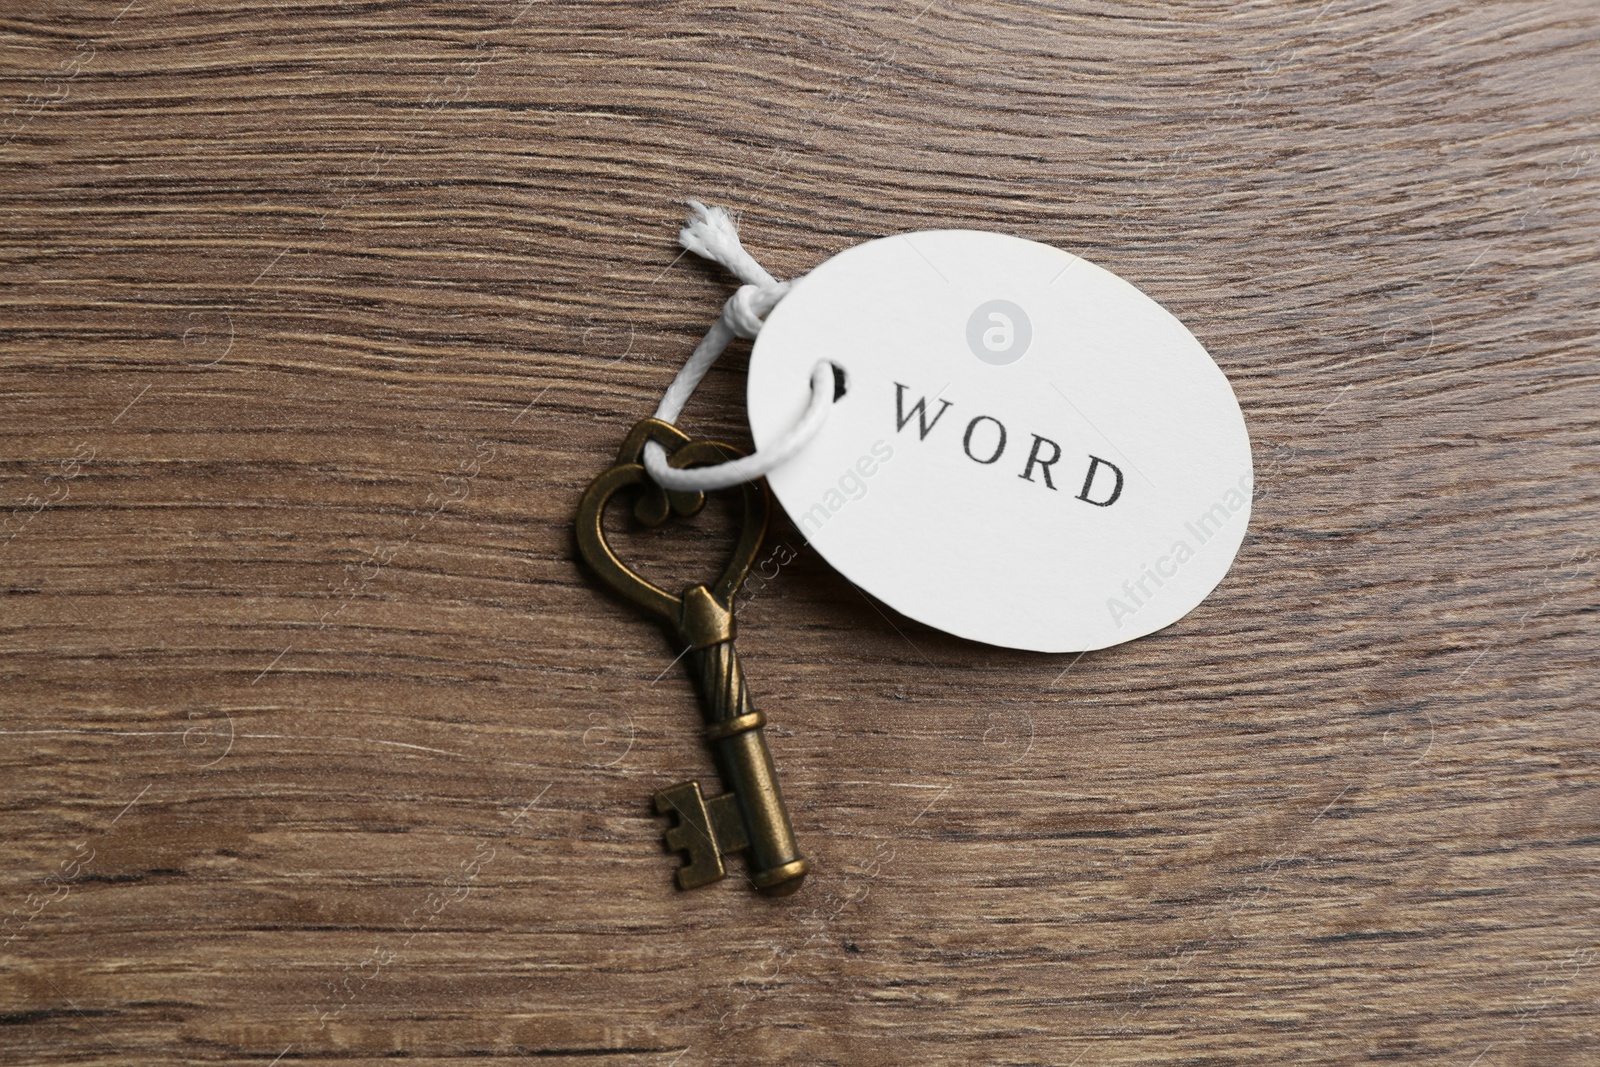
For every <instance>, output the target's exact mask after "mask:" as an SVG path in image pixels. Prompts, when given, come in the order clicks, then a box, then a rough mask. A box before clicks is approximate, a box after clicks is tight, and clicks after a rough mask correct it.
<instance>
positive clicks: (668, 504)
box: [577, 419, 811, 896]
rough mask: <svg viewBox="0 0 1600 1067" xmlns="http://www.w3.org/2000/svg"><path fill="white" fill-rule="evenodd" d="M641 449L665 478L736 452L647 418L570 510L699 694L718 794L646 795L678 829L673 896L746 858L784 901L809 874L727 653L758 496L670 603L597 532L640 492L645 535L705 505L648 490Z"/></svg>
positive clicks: (693, 789) (690, 786)
mask: <svg viewBox="0 0 1600 1067" xmlns="http://www.w3.org/2000/svg"><path fill="white" fill-rule="evenodd" d="M651 440H655V441H659V442H661V444H662V445H663V446H664V447H665V448H666V449H667V451H668V454H669V456H668V459H669V462H671V463H672V465H673V466H675V467H688V466H692V465H694V464H696V463H709V462H717V461H721V460H724V459H729V458H736V457H737V456H738V455H739V452H738V451H737V450H736V449H734V448H732V447H731V446H729V445H724V444H720V443H718V442H715V441H690V440H689V438H688V437H686V436H685V435H684V434H683V433H682V432H681V431H680V430H678V429H677V428H676V427H674V426H672V425H670V424H668V423H664V422H658V421H657V420H655V419H645V420H644V421H643V422H641V423H639V425H638V426H635V427H634V429H633V431H632V432H631V433H630V434H629V435H628V439H627V441H625V442H624V443H623V446H622V450H621V452H620V453H619V454H618V456H617V463H616V465H615V466H613V467H612V468H611V469H610V470H608V471H606V472H605V473H604V474H602V475H600V477H599V478H596V479H595V481H594V483H593V484H592V485H590V486H589V489H588V491H587V492H585V493H584V496H583V500H582V502H581V503H580V504H579V506H578V526H577V534H578V547H579V549H580V551H581V552H582V553H583V557H584V559H585V560H587V561H588V563H589V565H590V566H591V567H593V568H594V569H595V571H596V572H598V573H599V575H600V577H601V578H602V579H604V580H605V582H606V583H607V584H608V585H610V586H611V587H612V588H614V589H616V590H617V591H618V592H620V593H621V594H622V595H623V596H625V597H627V598H628V599H629V600H631V601H633V602H634V603H635V604H637V605H639V606H640V607H642V608H644V609H645V610H646V611H648V612H649V613H651V614H653V615H655V616H656V617H657V618H658V619H660V620H661V621H662V622H664V623H666V624H667V625H668V626H669V627H671V629H672V631H673V633H674V634H675V635H676V636H677V637H678V638H679V639H680V640H681V641H682V642H683V643H684V645H685V646H686V647H685V655H684V659H685V662H686V663H687V665H688V668H689V672H690V674H691V676H692V677H693V679H694V682H695V688H696V689H698V690H699V693H700V698H701V710H702V713H703V716H704V720H705V731H706V739H707V741H708V742H710V744H711V749H712V754H713V755H714V756H715V759H716V765H717V774H718V776H719V777H720V778H721V779H722V783H723V785H724V786H725V787H726V788H727V792H725V793H722V794H720V795H717V796H713V797H710V798H709V799H708V798H707V797H706V796H705V795H704V793H703V792H702V791H701V788H700V784H699V783H698V782H684V783H682V784H681V785H676V786H673V787H672V788H670V789H663V790H662V791H660V792H659V793H657V794H656V796H655V807H656V811H657V812H659V813H661V814H664V815H673V816H676V825H674V826H672V827H671V828H670V829H668V830H667V832H666V835H665V836H666V843H667V846H668V847H669V848H671V849H673V850H675V851H678V852H682V853H684V855H685V856H686V857H687V859H686V862H685V863H684V865H683V866H682V867H680V868H679V869H678V873H677V879H678V885H679V887H680V888H682V889H694V888H697V887H699V886H702V885H708V884H710V883H711V882H715V881H718V880H720V879H722V878H724V877H726V875H727V866H726V864H725V862H724V860H725V857H727V856H728V855H731V854H732V853H735V852H746V853H748V855H747V859H748V862H749V867H750V880H751V882H752V883H753V884H754V885H755V886H756V888H757V889H760V890H761V891H762V892H764V893H766V894H768V895H770V896H786V895H788V894H790V893H793V892H794V891H795V890H797V889H799V888H800V884H801V882H803V881H804V880H805V876H806V872H807V871H808V870H810V866H811V865H810V863H809V862H808V861H807V860H806V859H805V858H804V857H803V856H801V855H800V851H799V847H798V846H797V845H796V843H795V839H794V830H793V828H792V827H791V825H790V823H789V813H788V810H787V809H786V808H785V807H784V804H783V794H782V792H781V791H780V790H779V788H778V775H777V771H776V770H775V768H774V767H773V764H772V754H771V752H770V751H769V750H768V748H767V741H766V736H765V734H763V732H762V727H763V726H765V725H766V721H767V720H766V716H765V715H763V714H762V713H761V712H759V711H757V710H756V708H755V706H754V705H753V704H752V703H751V700H750V693H749V690H748V689H747V688H746V686H745V681H744V671H743V670H742V669H741V668H740V666H739V655H738V652H737V651H736V650H735V649H734V645H733V640H734V622H733V611H732V604H733V597H734V594H735V593H736V592H737V591H738V588H739V584H740V583H741V582H742V581H744V577H745V574H746V573H748V572H749V570H750V566H751V564H752V563H754V562H755V558H756V554H757V553H758V552H759V551H760V548H761V539H762V537H763V536H765V534H766V527H767V507H768V503H767V490H766V486H765V485H764V484H762V485H754V484H746V485H744V486H742V487H741V492H742V494H743V497H744V515H743V523H742V525H741V528H740V533H739V541H738V544H737V546H736V547H735V549H734V553H733V557H732V559H730V560H729V562H728V565H727V567H726V568H725V569H724V570H723V572H722V576H721V577H720V578H718V580H717V582H716V583H715V584H714V585H713V586H710V587H708V586H704V585H695V586H691V587H690V588H688V589H687V590H685V591H684V594H683V595H682V596H681V597H676V596H673V595H671V594H670V593H667V592H666V591H664V590H662V589H659V588H657V587H656V586H654V585H652V584H651V583H649V582H647V581H645V580H644V579H643V578H641V577H639V576H638V575H637V574H635V573H634V572H633V571H631V570H629V569H628V568H627V567H626V566H625V565H623V563H622V562H621V561H620V560H618V559H617V557H616V555H615V554H613V553H612V551H611V546H610V545H609V544H608V543H607V542H606V539H605V532H604V529H603V527H602V520H603V516H604V512H605V507H606V504H607V502H608V501H610V499H611V498H612V497H613V496H614V495H615V494H617V493H618V492H621V491H622V490H624V489H628V488H636V489H637V491H638V498H637V500H636V501H635V503H634V514H635V516H637V517H638V518H639V519H640V520H641V521H643V522H645V523H647V524H649V525H655V524H657V523H660V522H663V521H665V520H666V518H667V517H668V516H669V515H672V514H677V515H693V514H694V513H696V512H697V511H699V510H700V508H701V507H702V506H703V505H704V503H705V498H704V496H703V494H700V493H683V492H670V493H669V492H666V491H665V490H663V489H661V488H660V487H659V486H657V485H655V483H654V482H652V481H650V480H649V476H648V475H647V474H646V473H645V469H644V466H643V464H642V463H641V462H640V454H641V453H642V452H643V449H644V445H645V443H646V442H647V441H651Z"/></svg>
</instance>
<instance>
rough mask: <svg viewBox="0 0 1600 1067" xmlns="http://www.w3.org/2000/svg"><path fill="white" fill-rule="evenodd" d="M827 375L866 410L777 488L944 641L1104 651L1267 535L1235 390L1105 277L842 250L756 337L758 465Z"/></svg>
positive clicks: (807, 455) (1016, 264)
mask: <svg viewBox="0 0 1600 1067" xmlns="http://www.w3.org/2000/svg"><path fill="white" fill-rule="evenodd" d="M821 358H827V359H830V360H833V361H834V362H835V363H837V364H838V365H840V366H842V367H843V368H845V371H846V375H847V383H848V384H847V389H846V392H845V395H844V396H843V397H842V398H840V399H839V400H838V402H837V403H835V404H834V407H833V410H832V411H831V412H830V414H829V417H828V422H827V424H826V425H825V426H824V427H823V429H822V432H821V433H820V434H819V435H818V436H817V438H816V439H815V440H813V441H812V442H811V444H809V445H808V446H807V447H806V448H805V449H804V450H803V451H802V452H801V453H800V454H799V455H798V456H797V457H795V458H794V459H792V460H790V461H789V462H787V463H785V464H784V465H783V466H781V467H779V468H778V469H777V470H775V471H774V472H772V473H771V474H769V475H768V479H767V480H768V482H769V483H770V485H771V486H772V490H773V493H774V495H776V496H777V498H778V500H779V502H780V503H781V504H782V505H783V507H784V510H785V511H787V512H788V513H789V516H790V518H791V519H793V520H794V523H795V525H796V526H798V527H799V529H800V532H801V535H802V536H803V537H805V538H806V539H807V541H808V543H809V544H810V545H811V546H812V547H814V548H815V549H816V550H817V551H818V552H820V553H821V554H822V556H823V558H824V559H826V560H827V561H828V562H829V563H830V564H832V565H833V566H834V567H836V568H837V569H838V570H839V571H840V572H841V573H843V574H844V576H845V577H846V578H849V579H850V580H851V581H853V582H855V583H856V584H857V585H859V586H861V587H862V588H863V589H865V590H867V591H868V592H870V593H871V594H872V595H873V596H876V597H878V598H879V599H881V600H883V601H884V602H885V603H887V604H889V605H890V606H891V607H893V608H895V609H896V610H898V611H900V612H902V613H903V614H905V615H908V616H910V617H911V618H913V619H916V620H918V621H920V622H923V623H926V624H927V625H929V626H933V627H936V628H938V629H940V630H945V631H948V632H949V633H952V634H956V635H959V636H961V637H965V638H970V639H971V640H974V641H982V642H985V643H988V644H992V645H1001V646H1005V647H1009V648H1021V649H1033V650H1037V651H1041V652H1074V651H1087V650H1089V649H1096V648H1104V647H1106V646H1107V645H1113V644H1117V643H1118V642H1121V641H1128V640H1131V639H1133V638H1135V637H1142V636H1143V635H1145V634H1148V633H1152V632H1154V631H1156V630H1159V629H1161V628H1162V627H1164V626H1167V625H1169V624H1171V623H1173V622H1176V621H1177V620H1178V619H1180V618H1182V617H1183V616H1184V615H1185V614H1187V613H1188V612H1189V611H1190V610H1191V609H1193V608H1194V607H1195V606H1196V605H1198V604H1199V603H1200V601H1201V600H1203V599H1205V597H1206V595H1207V594H1208V593H1210V592H1211V590H1212V589H1214V588H1215V587H1216V585H1217V583H1218V582H1220V581H1221V580H1222V578H1223V576H1224V575H1225V574H1226V573H1227V571H1228V567H1229V566H1230V564H1231V563H1232V562H1233V557H1234V555H1235V553H1236V552H1237V551H1238V549H1239V544H1240V542H1241V541H1242V540H1243V539H1244V534H1245V528H1246V526H1247V525H1248V523H1249V520H1250V499H1251V487H1252V469H1251V460H1250V438H1249V434H1248V433H1247V431H1246V429H1245V424H1244V416H1243V414H1242V413H1241V412H1240V410H1239V404H1238V401H1237V400H1236V399H1235V398H1234V395H1233V389H1232V388H1231V387H1230V386H1229V384H1228V380H1227V378H1226V377H1225V376H1224V375H1223V373H1222V371H1221V370H1220V369H1219V368H1218V367H1217V365H1216V363H1214V362H1213V361H1212V359H1211V357H1210V356H1209V355H1208V354H1207V353H1206V350H1205V349H1204V348H1203V347H1201V345H1200V342H1199V341H1197V340H1195V338H1194V336H1193V335H1192V334H1190V333H1189V331H1188V330H1187V329H1185V328H1184V326H1183V324H1182V323H1180V322H1179V321H1178V320H1177V319H1176V318H1174V317H1173V316H1172V315H1171V314H1169V313H1168V312H1167V311H1166V310H1165V309H1164V308H1162V307H1161V306H1160V305H1159V304H1157V303H1156V302H1155V301H1154V300H1152V299H1150V298H1149V297H1148V296H1146V295H1144V293H1142V292H1140V291H1139V290H1138V289H1137V288H1135V287H1134V286H1133V285H1131V284H1129V283H1128V282H1125V281H1123V280H1122V279H1121V278H1119V277H1117V276H1116V275H1114V274H1112V273H1111V272H1109V271H1106V270H1103V269H1101V268H1100V267H1096V266H1095V265H1093V264H1092V263H1089V262H1088V261H1087V260H1084V259H1080V258H1078V257H1076V256H1073V255H1070V254H1068V253H1066V252H1063V251H1061V250H1060V249H1056V248H1052V247H1050V246H1049V245H1044V244H1039V243H1037V242H1035V241H1028V240H1023V239H1022V238H1018V237H1009V236H1005V235H1003V234H996V233H986V232H981V231H974V230H936V231H926V232H921V233H911V234H902V235H899V236H895V237H886V238H881V239H879V240H874V241H868V242H866V243H865V244H861V245H857V246H855V247H854V248H850V249H847V250H846V251H844V252H841V253H840V254H839V255H836V256H834V257H833V258H832V259H830V260H828V261H827V262H825V263H823V264H822V265H821V266H819V267H817V268H816V269H815V270H813V271H812V272H811V273H809V274H807V275H806V276H805V277H804V278H802V279H800V280H799V281H798V282H797V283H796V284H795V286H794V288H793V289H792V290H791V291H790V292H789V294H788V295H787V296H786V297H784V299H783V301H782V302H781V303H779V304H778V306H777V307H776V308H775V309H774V310H773V311H772V313H771V314H770V315H769V316H768V317H767V321H766V324H765V325H764V326H763V327H762V329H761V332H760V334H759V335H758V337H757V339H756V343H755V349H754V352H753V354H752V356H751V359H750V375H749V393H748V396H749V414H750V428H751V431H752V433H753V435H754V438H755V442H756V446H757V447H758V448H763V447H767V445H768V444H769V443H770V442H771V441H773V440H774V439H775V438H777V437H778V436H779V435H780V434H781V433H782V432H783V431H784V430H786V429H787V428H788V427H789V426H791V425H793V423H794V422H795V420H796V419H798V418H799V417H800V415H801V413H802V412H803V411H804V409H805V406H806V402H807V399H808V397H809V390H808V388H807V383H808V381H809V379H810V374H811V369H812V367H813V366H814V365H815V363H816V361H817V360H818V359H821Z"/></svg>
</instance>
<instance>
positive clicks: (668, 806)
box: [655, 782, 728, 889]
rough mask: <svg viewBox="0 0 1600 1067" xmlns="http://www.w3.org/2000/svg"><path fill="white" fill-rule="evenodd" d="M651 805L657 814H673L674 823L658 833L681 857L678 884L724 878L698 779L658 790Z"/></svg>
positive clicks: (725, 871)
mask: <svg viewBox="0 0 1600 1067" xmlns="http://www.w3.org/2000/svg"><path fill="white" fill-rule="evenodd" d="M655 806H656V811H657V812H658V813H659V814H661V815H667V816H677V824H676V825H674V826H671V827H669V828H668V829H667V831H666V833H665V834H663V835H662V836H663V838H664V839H665V840H666V844H667V847H668V848H669V849H671V850H673V851H674V852H681V853H683V854H684V857H685V859H684V863H683V866H681V867H679V868H678V888H680V889H698V888H699V887H701V886H703V885H710V884H711V883H712V882H716V881H720V880H721V879H723V878H726V877H727V875H728V869H727V867H726V866H724V865H723V862H722V853H721V851H720V850H719V849H718V848H717V845H716V840H715V838H714V837H713V836H712V829H711V813H710V812H709V811H707V810H706V801H705V796H704V795H703V794H702V793H701V792H700V783H699V782H683V783H682V784H680V785H675V786H672V787H671V788H670V789H663V790H661V792H659V793H657V794H656V797H655Z"/></svg>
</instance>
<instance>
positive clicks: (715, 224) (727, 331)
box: [644, 200, 834, 492]
mask: <svg viewBox="0 0 1600 1067" xmlns="http://www.w3.org/2000/svg"><path fill="white" fill-rule="evenodd" d="M689 207H690V208H691V209H692V210H693V214H691V215H690V216H689V223H688V225H686V226H685V227H684V228H683V229H682V230H680V231H679V232H678V243H679V244H681V245H682V246H683V247H684V248H686V249H688V250H689V251H690V252H693V253H694V254H695V255H697V256H703V257H705V258H706V259H710V260H714V261H715V262H717V263H720V264H722V265H723V266H724V267H726V268H728V270H729V271H731V272H732V273H733V275H734V276H735V277H737V278H738V279H739V280H740V281H742V282H744V284H743V285H741V286H740V287H739V289H738V291H737V292H735V293H734V294H733V295H732V296H730V297H729V298H728V301H727V303H725V304H723V305H722V314H721V315H719V316H718V317H717V321H716V323H715V324H714V325H713V326H712V327H711V329H710V330H709V331H708V332H707V333H706V336H705V340H703V341H701V342H700V344H699V345H698V346H696V348H695V350H694V352H693V354H692V355H690V356H689V360H688V362H686V363H685V364H684V365H683V369H682V370H680V371H679V372H678V376H677V377H676V378H674V379H673V380H672V384H671V385H669V386H668V387H667V391H666V393H665V394H663V395H662V397H661V403H660V404H658V405H656V413H655V417H656V418H658V419H660V420H661V421H662V422H676V421H677V418H678V416H679V415H680V414H681V413H682V412H683V407H684V405H685V404H687V403H688V402H689V397H690V396H691V395H692V394H693V393H694V390H695V387H696V386H698V385H699V384H700V379H702V378H704V377H705V376H706V372H707V371H709V370H710V369H711V365H712V364H713V363H715V362H716V361H717V357H718V356H720V355H722V351H723V349H725V348H727V347H728V344H729V342H731V341H732V340H733V339H734V338H735V337H744V338H753V337H755V335H756V334H758V333H760V332H761V324H762V321H763V320H764V319H765V318H766V316H767V313H768V312H770V311H771V310H772V309H773V308H774V307H776V306H777V304H778V301H780V300H782V299H783V297H784V294H786V293H788V291H789V287H790V286H791V285H792V284H793V283H792V282H780V281H778V279H776V278H774V277H773V276H772V275H770V274H768V273H767V271H766V268H765V267H763V266H762V265H761V264H759V263H757V262H756V260H755V257H754V256H752V255H751V254H750V253H749V252H747V251H745V248H744V245H742V244H740V243H739V231H738V229H737V228H735V226H734V224H733V219H732V218H730V217H729V215H728V213H727V212H726V211H725V210H723V209H722V208H720V207H708V206H706V205H705V204H702V203H700V201H698V200H690V201H689ZM833 381H834V378H833V364H832V363H829V362H828V361H827V360H825V359H824V360H818V361H817V365H816V366H815V367H813V368H812V370H811V401H810V403H808V404H807V405H806V410H805V414H803V415H801V416H800V419H799V421H797V422H796V423H795V424H794V425H793V426H791V427H789V429H788V430H786V431H785V432H784V433H782V434H781V435H779V437H778V439H777V440H776V441H773V442H772V443H771V444H770V445H768V446H767V447H766V448H762V449H758V450H757V451H755V452H752V453H751V454H750V455H748V456H744V457H743V458H741V459H735V460H729V461H727V462H725V463H717V464H714V465H712V466H707V467H694V468H692V469H690V470H678V469H677V468H675V467H673V466H672V465H670V464H669V463H668V462H667V452H666V449H664V448H663V447H662V446H661V444H660V443H659V442H656V441H651V442H649V443H648V444H646V445H645V446H644V467H645V470H646V471H647V472H649V474H650V477H651V478H652V479H654V480H655V482H656V484H658V485H661V486H663V487H665V488H667V489H676V490H689V491H691V492H706V491H709V490H712V489H728V488H731V487H732V486H735V485H740V484H742V483H744V482H749V481H754V480H755V479H757V478H760V477H761V476H762V475H764V474H766V473H767V472H768V471H771V470H773V469H775V468H776V467H777V466H778V465H779V464H781V463H784V462H786V461H787V460H789V459H791V458H793V456H794V455H795V454H796V453H797V452H799V451H800V450H801V449H802V448H804V447H805V446H806V445H808V444H810V443H811V439H812V438H813V437H815V436H816V435H817V431H818V430H820V429H822V424H823V423H824V422H826V421H827V420H828V412H829V411H831V410H832V408H833Z"/></svg>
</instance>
